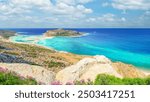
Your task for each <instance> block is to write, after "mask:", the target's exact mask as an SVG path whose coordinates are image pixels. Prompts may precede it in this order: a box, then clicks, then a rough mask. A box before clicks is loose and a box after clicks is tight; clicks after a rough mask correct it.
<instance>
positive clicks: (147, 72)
mask: <svg viewBox="0 0 150 102" xmlns="http://www.w3.org/2000/svg"><path fill="white" fill-rule="evenodd" d="M12 37H14V36H12ZM54 37H55V36H52V37H42V38H41V39H52V38H54ZM0 39H2V41H7V42H11V43H18V44H31V45H32V46H38V47H42V48H46V49H49V50H53V51H55V52H56V53H57V52H58V53H66V54H69V53H70V52H67V51H58V50H56V49H54V48H50V47H46V46H42V45H39V44H37V43H36V42H34V43H27V42H16V41H13V40H12V39H11V37H10V38H9V39H8V40H7V39H4V38H2V37H0ZM70 54H73V53H70ZM77 55H79V54H77ZM81 56H88V55H81ZM116 62H118V61H116ZM119 62H120V61H119ZM122 63H123V62H122ZM128 65H132V64H128ZM132 66H134V65H132ZM134 67H135V68H136V69H138V70H139V71H142V72H143V73H144V74H145V75H150V70H146V69H144V68H140V67H137V66H134Z"/></svg>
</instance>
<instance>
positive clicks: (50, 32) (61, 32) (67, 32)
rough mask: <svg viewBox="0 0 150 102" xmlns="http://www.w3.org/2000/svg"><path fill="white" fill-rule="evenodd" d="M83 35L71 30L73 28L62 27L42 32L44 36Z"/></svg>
mask: <svg viewBox="0 0 150 102" xmlns="http://www.w3.org/2000/svg"><path fill="white" fill-rule="evenodd" d="M81 35H83V34H82V33H81V32H77V31H73V30H64V29H56V30H48V31H47V32H46V33H44V37H52V36H81Z"/></svg>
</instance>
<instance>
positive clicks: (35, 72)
mask: <svg viewBox="0 0 150 102" xmlns="http://www.w3.org/2000/svg"><path fill="white" fill-rule="evenodd" d="M0 67H3V68H7V69H8V71H10V72H15V73H16V74H18V75H19V76H21V77H25V78H33V79H35V80H36V81H37V82H38V83H42V84H51V83H52V82H54V80H55V73H53V72H51V71H49V70H47V69H45V68H43V67H40V66H34V65H29V64H19V63H0Z"/></svg>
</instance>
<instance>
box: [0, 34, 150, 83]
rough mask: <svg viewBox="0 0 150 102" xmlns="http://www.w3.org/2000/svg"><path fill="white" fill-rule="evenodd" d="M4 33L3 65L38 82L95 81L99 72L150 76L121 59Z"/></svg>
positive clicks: (0, 61) (0, 46)
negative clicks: (39, 43) (49, 46)
mask: <svg viewBox="0 0 150 102" xmlns="http://www.w3.org/2000/svg"><path fill="white" fill-rule="evenodd" d="M56 32H57V31H56ZM3 34H5V33H3ZM14 34H15V33H14ZM75 34H76V33H75ZM73 35H74V34H72V35H71V36H73ZM78 35H80V34H78ZM11 36H13V34H12V35H11ZM46 36H47V37H50V36H55V34H49V33H48V34H47V35H46ZM56 36H57V35H56ZM64 36H67V35H64ZM0 37H1V38H0V67H2V68H6V69H7V70H8V71H10V72H15V73H17V74H19V75H21V76H23V77H29V76H30V77H32V78H34V79H35V80H36V81H37V82H38V83H42V84H50V83H52V82H54V81H60V82H61V83H63V84H66V83H67V82H74V81H78V80H89V79H90V80H91V81H94V80H95V78H96V76H97V75H99V74H107V75H113V76H115V77H118V78H146V77H148V76H150V73H149V72H146V73H145V72H144V71H141V70H139V69H138V68H136V67H134V66H132V65H128V64H124V63H121V62H112V61H111V60H110V59H108V58H107V57H105V56H103V55H97V56H81V55H76V54H72V53H62V52H58V51H54V50H52V49H47V48H45V47H41V46H36V45H31V44H19V43H13V42H10V41H8V39H7V38H5V37H3V36H2V34H1V35H0Z"/></svg>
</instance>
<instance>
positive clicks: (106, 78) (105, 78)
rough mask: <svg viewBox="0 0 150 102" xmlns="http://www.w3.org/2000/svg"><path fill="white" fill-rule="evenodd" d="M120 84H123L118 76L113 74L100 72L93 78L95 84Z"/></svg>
mask: <svg viewBox="0 0 150 102" xmlns="http://www.w3.org/2000/svg"><path fill="white" fill-rule="evenodd" d="M118 84H119V85H120V84H123V83H122V80H121V79H120V78H116V77H114V76H110V75H106V74H100V75H98V76H97V78H96V80H95V85H118Z"/></svg>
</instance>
